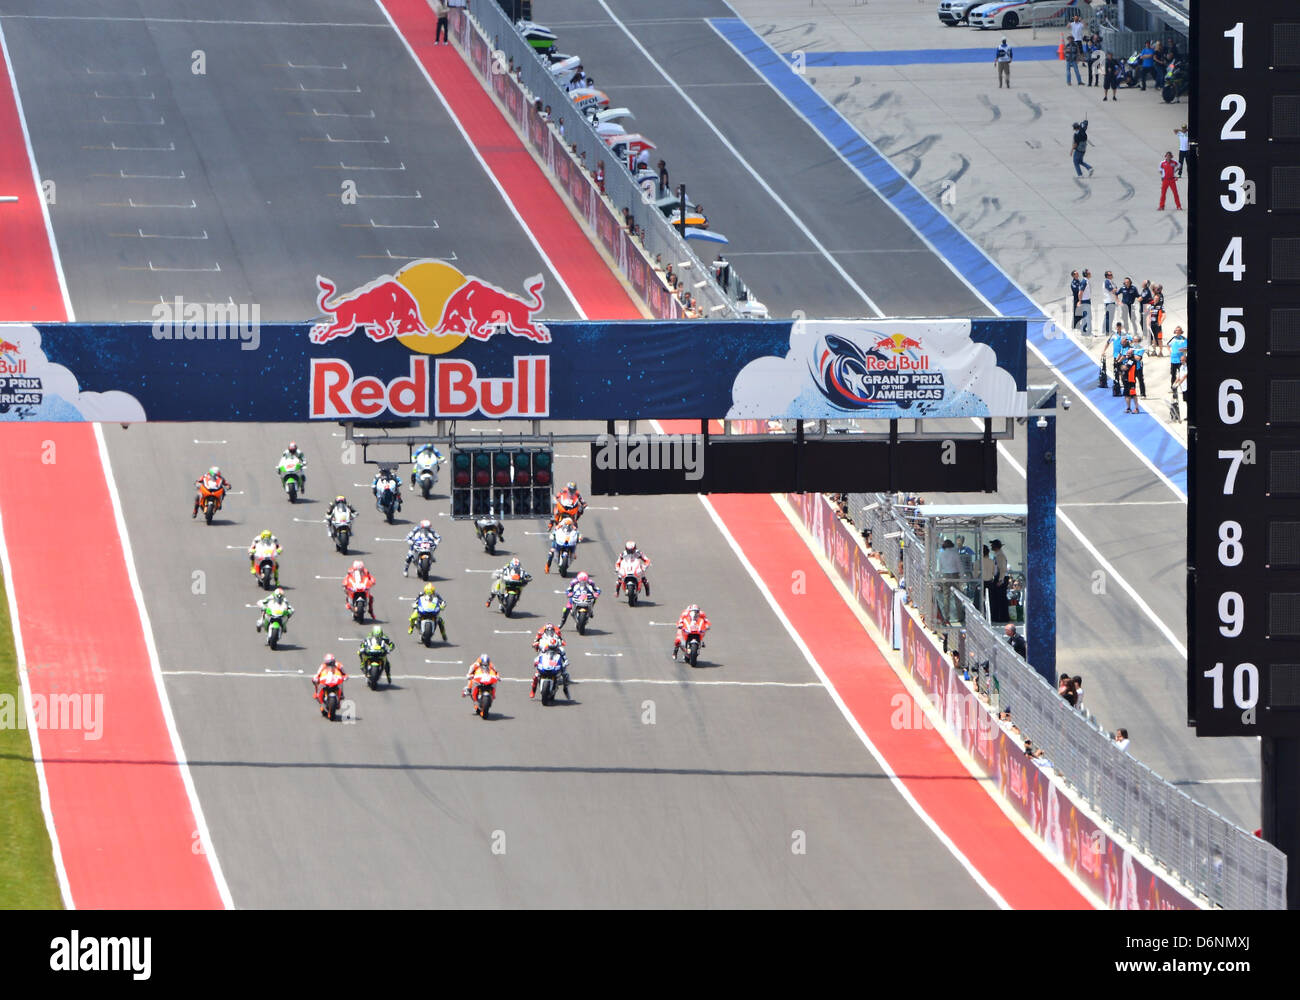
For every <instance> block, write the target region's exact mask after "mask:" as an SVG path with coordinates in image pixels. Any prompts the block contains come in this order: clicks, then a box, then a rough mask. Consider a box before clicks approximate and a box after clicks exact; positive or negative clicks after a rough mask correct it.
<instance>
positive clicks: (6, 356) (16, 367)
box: [0, 339, 27, 375]
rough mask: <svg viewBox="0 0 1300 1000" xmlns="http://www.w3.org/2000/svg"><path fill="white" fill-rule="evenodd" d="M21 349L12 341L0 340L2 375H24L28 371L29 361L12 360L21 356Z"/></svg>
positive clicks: (0, 367)
mask: <svg viewBox="0 0 1300 1000" xmlns="http://www.w3.org/2000/svg"><path fill="white" fill-rule="evenodd" d="M20 352H21V348H19V346H18V345H17V344H15V343H12V342H11V341H8V340H4V339H0V375H22V374H24V373H25V372H26V371H27V360H26V359H25V358H19V359H18V360H17V361H13V360H11V358H12V357H13V356H14V355H16V354H19V353H20Z"/></svg>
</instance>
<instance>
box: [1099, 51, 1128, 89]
mask: <svg viewBox="0 0 1300 1000" xmlns="http://www.w3.org/2000/svg"><path fill="white" fill-rule="evenodd" d="M1104 73H1105V79H1104V80H1103V82H1102V87H1101V99H1102V100H1103V101H1104V100H1106V91H1108V90H1109V91H1110V97H1111V100H1114V101H1118V100H1119V85H1120V84H1121V83H1122V82H1123V81H1124V64H1123V63H1122V62H1121V61H1120V60H1118V59H1116V58H1115V57H1114V56H1112V55H1110V53H1107V54H1106V69H1105V70H1104Z"/></svg>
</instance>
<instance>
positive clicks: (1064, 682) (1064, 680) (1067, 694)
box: [1056, 674, 1079, 708]
mask: <svg viewBox="0 0 1300 1000" xmlns="http://www.w3.org/2000/svg"><path fill="white" fill-rule="evenodd" d="M1056 693H1057V694H1059V695H1060V696H1061V697H1062V698H1064V699H1065V700H1066V701H1067V702H1069V704H1070V707H1071V708H1074V707H1075V705H1076V704H1078V701H1079V695H1078V693H1077V692H1076V691H1075V690H1074V680H1073V679H1072V678H1071V677H1070V675H1069V674H1061V679H1060V681H1059V682H1058V683H1057V685H1056Z"/></svg>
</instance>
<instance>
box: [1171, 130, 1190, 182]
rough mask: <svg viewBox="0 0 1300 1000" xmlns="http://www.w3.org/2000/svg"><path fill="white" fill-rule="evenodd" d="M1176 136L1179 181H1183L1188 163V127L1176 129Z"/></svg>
mask: <svg viewBox="0 0 1300 1000" xmlns="http://www.w3.org/2000/svg"><path fill="white" fill-rule="evenodd" d="M1174 135H1176V136H1178V179H1179V180H1182V177H1183V165H1184V164H1185V163H1186V162H1187V153H1188V146H1189V140H1188V138H1187V125H1186V123H1184V124H1183V127H1182V128H1176V129H1174Z"/></svg>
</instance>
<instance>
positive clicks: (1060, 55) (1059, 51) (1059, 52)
mask: <svg viewBox="0 0 1300 1000" xmlns="http://www.w3.org/2000/svg"><path fill="white" fill-rule="evenodd" d="M1056 58H1057V59H1059V60H1060V61H1061V62H1065V36H1064V35H1062V36H1061V44H1060V45H1058V46H1057V47H1056Z"/></svg>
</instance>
